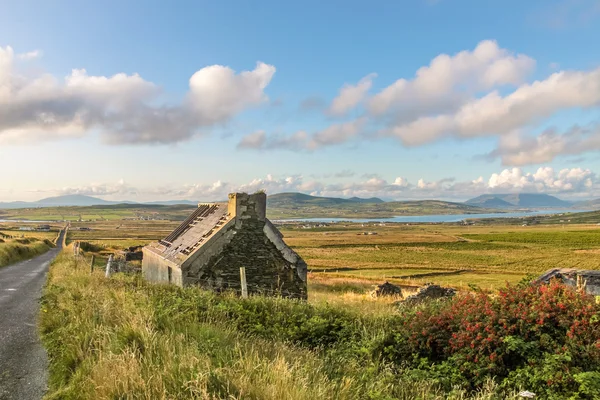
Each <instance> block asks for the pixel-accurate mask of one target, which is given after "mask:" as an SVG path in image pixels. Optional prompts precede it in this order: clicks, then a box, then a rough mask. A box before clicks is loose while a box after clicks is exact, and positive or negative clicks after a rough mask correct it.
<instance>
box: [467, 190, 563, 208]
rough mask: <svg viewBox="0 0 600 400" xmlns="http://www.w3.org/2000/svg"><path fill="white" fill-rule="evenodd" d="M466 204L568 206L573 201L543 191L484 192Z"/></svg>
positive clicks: (511, 206) (510, 206) (513, 206)
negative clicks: (542, 192)
mask: <svg viewBox="0 0 600 400" xmlns="http://www.w3.org/2000/svg"><path fill="white" fill-rule="evenodd" d="M465 203H466V204H470V205H474V206H479V207H494V208H547V207H555V208H568V207H571V206H572V203H570V202H568V201H564V200H561V199H559V198H557V197H554V196H550V195H548V194H541V193H510V194H484V195H481V196H478V197H475V198H474V199H471V200H468V201H466V202H465Z"/></svg>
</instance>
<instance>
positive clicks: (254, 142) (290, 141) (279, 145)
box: [237, 117, 367, 151]
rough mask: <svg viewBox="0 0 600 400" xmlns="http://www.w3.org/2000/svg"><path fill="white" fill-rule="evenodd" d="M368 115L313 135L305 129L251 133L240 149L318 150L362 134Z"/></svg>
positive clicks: (241, 141)
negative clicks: (291, 131) (280, 132)
mask: <svg viewBox="0 0 600 400" xmlns="http://www.w3.org/2000/svg"><path fill="white" fill-rule="evenodd" d="M366 122H367V118H366V117H361V118H358V119H355V120H352V121H349V122H343V123H336V124H332V125H330V126H328V127H327V128H325V129H323V130H320V131H317V132H314V133H313V134H312V135H311V134H308V133H307V132H305V131H298V132H295V133H293V134H291V135H287V136H286V135H272V136H267V135H266V134H265V133H264V131H257V132H254V133H250V134H248V135H246V136H244V137H242V139H241V140H240V141H239V143H238V145H237V147H238V148H240V149H255V150H265V149H285V150H309V151H312V150H316V149H319V148H321V147H325V146H332V145H336V144H341V143H345V142H347V141H350V140H352V139H353V138H356V137H357V136H359V135H360V133H361V132H362V130H363V128H364V126H365V124H366Z"/></svg>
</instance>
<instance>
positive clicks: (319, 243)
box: [67, 220, 600, 307]
mask: <svg viewBox="0 0 600 400" xmlns="http://www.w3.org/2000/svg"><path fill="white" fill-rule="evenodd" d="M177 225H178V222H177V221H129V220H106V221H95V222H72V223H71V228H70V230H69V234H68V239H67V241H68V242H71V241H74V240H77V241H82V242H88V243H91V244H94V245H95V246H97V247H98V248H101V249H104V250H106V251H105V252H109V251H112V250H119V249H123V248H126V247H130V246H142V245H146V244H148V243H150V242H152V241H155V240H158V239H161V238H164V237H165V236H167V234H168V233H169V232H170V231H171V230H173V229H174V228H175V227H176V226H177ZM80 228H84V229H90V230H80ZM280 229H281V231H282V233H283V234H284V237H285V240H286V242H287V243H288V244H289V245H290V246H291V247H292V248H293V249H294V250H295V251H297V252H298V253H299V254H300V255H301V256H302V257H303V258H304V260H305V261H306V262H307V264H308V267H309V293H310V298H311V300H313V301H321V300H322V301H340V302H349V303H359V304H361V307H362V306H367V307H370V306H371V305H372V302H371V301H370V298H369V296H368V295H367V293H368V291H369V290H370V289H371V288H372V287H373V285H375V284H379V283H382V282H384V281H386V280H387V281H390V282H392V283H394V284H398V285H401V286H403V287H404V288H405V291H407V292H410V291H412V290H416V288H417V287H419V286H421V285H423V284H424V283H427V282H433V283H436V284H440V285H444V286H451V287H455V288H458V289H470V288H473V287H474V286H476V287H479V288H480V289H482V290H485V291H494V290H496V289H498V288H500V287H503V286H505V285H506V283H507V282H508V283H517V282H519V281H520V280H522V279H523V278H525V277H527V276H529V275H539V274H541V273H542V272H544V271H546V270H547V269H550V268H556V267H560V268H581V269H600V257H598V255H600V227H598V226H596V225H593V224H572V225H536V226H525V227H524V226H520V225H514V224H506V225H496V224H494V225H481V224H480V225H474V226H473V225H466V226H464V225H458V224H430V225H427V224H423V225H405V224H392V223H387V224H375V223H371V224H352V223H338V224H331V225H329V226H325V227H313V228H308V229H307V228H305V227H303V225H302V224H300V223H294V224H285V225H282V226H280ZM367 231H369V232H375V233H376V234H374V235H363V234H362V233H363V232H367ZM365 302H367V303H368V304H363V303H365Z"/></svg>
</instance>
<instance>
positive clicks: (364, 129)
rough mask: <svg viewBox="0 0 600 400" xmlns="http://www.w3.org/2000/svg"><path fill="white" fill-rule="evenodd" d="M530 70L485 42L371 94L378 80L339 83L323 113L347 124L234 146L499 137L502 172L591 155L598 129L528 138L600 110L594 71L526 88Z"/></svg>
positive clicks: (598, 75) (312, 146) (530, 62)
mask: <svg viewBox="0 0 600 400" xmlns="http://www.w3.org/2000/svg"><path fill="white" fill-rule="evenodd" d="M535 66H536V61H535V60H534V59H533V58H531V57H529V56H527V55H524V54H515V53H513V52H511V51H509V50H508V49H503V48H501V47H499V46H498V44H497V43H496V42H495V41H491V40H485V41H482V42H480V43H479V44H478V45H477V46H476V47H475V48H474V49H473V50H466V51H461V52H459V53H456V54H454V55H449V54H441V55H438V56H436V57H435V58H433V59H432V60H431V62H430V63H429V64H428V65H426V66H423V67H421V68H419V69H418V70H417V71H416V73H415V76H414V77H413V78H410V79H405V78H401V79H398V80H396V81H395V82H393V83H391V84H389V85H387V86H385V87H383V88H382V89H380V90H378V91H376V92H375V93H373V94H369V91H370V90H371V89H372V87H373V82H374V79H375V78H376V74H369V75H367V76H366V77H364V78H363V79H361V80H360V81H359V82H358V83H356V84H345V85H344V86H343V87H342V88H341V89H340V92H339V94H338V96H337V97H336V98H335V99H334V100H333V101H332V103H331V105H330V107H329V109H328V113H329V115H331V116H337V117H342V118H343V117H344V116H346V115H348V114H349V113H350V112H354V113H355V114H356V113H358V114H359V116H358V117H355V119H353V120H350V121H344V122H334V123H333V124H331V125H330V126H329V127H328V128H325V129H322V130H320V131H317V132H312V133H307V132H304V131H300V132H302V134H300V133H299V132H296V133H294V134H291V135H289V136H283V135H268V134H267V133H265V132H263V133H262V134H261V137H260V141H254V142H252V143H249V142H248V141H247V138H248V137H252V136H251V135H252V134H250V135H248V136H246V137H244V138H243V139H242V141H241V142H240V144H241V143H244V145H243V146H240V147H243V148H253V149H262V150H264V149H288V150H308V151H314V150H317V149H319V148H321V147H324V146H332V145H342V144H345V143H348V142H353V141H359V140H365V139H369V140H374V139H376V138H385V137H392V138H396V139H398V140H399V141H400V142H401V144H402V145H404V146H407V147H410V146H423V145H427V144H429V143H433V142H436V141H440V140H445V139H448V138H454V139H460V140H468V139H472V138H476V137H483V136H492V137H497V138H498V147H497V148H496V150H495V151H493V152H492V153H491V154H490V158H495V157H500V158H501V161H502V163H503V164H504V165H507V166H521V165H530V164H539V163H544V162H549V161H552V160H553V159H555V158H556V157H559V156H562V155H574V154H582V153H585V152H589V151H594V150H597V149H598V141H600V138H599V130H598V129H597V127H596V128H591V129H587V130H586V132H585V134H584V133H578V134H574V131H578V130H580V128H578V127H574V128H573V129H572V130H571V131H570V132H565V133H564V134H562V135H561V134H558V133H556V132H553V131H552V130H550V131H544V132H542V133H539V134H538V135H537V137H535V136H534V135H535V128H536V127H537V126H538V125H539V124H540V123H542V122H544V121H545V120H546V119H547V118H549V117H551V116H554V115H557V114H558V113H560V112H563V111H566V110H572V109H584V110H585V109H597V108H598V107H600V68H596V69H592V70H589V71H560V72H556V73H553V74H551V75H550V76H547V77H546V78H544V79H540V80H535V81H532V82H527V80H528V78H529V76H530V75H531V74H532V72H533V71H534V70H535ZM374 133H375V134H374ZM324 137H325V138H326V140H323V138H324ZM254 138H256V137H254ZM530 150H531V151H530Z"/></svg>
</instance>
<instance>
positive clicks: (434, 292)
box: [398, 283, 456, 305]
mask: <svg viewBox="0 0 600 400" xmlns="http://www.w3.org/2000/svg"><path fill="white" fill-rule="evenodd" d="M455 294H456V290H455V289H452V288H445V287H441V286H440V285H435V284H433V283H427V284H425V286H422V287H420V288H419V290H418V291H417V293H415V294H413V295H411V296H408V297H407V298H405V299H404V300H403V301H401V302H398V304H409V305H411V304H419V303H422V302H424V301H428V300H435V299H442V298H447V297H452V296H454V295H455Z"/></svg>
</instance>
